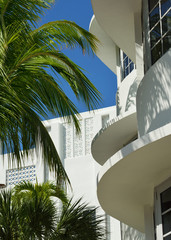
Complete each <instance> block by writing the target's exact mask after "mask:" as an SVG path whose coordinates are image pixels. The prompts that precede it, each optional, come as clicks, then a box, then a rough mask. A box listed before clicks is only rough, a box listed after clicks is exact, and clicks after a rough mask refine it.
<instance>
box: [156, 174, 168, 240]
mask: <svg viewBox="0 0 171 240" xmlns="http://www.w3.org/2000/svg"><path fill="white" fill-rule="evenodd" d="M170 187H171V178H169V179H168V180H166V181H165V182H164V183H162V184H160V185H159V186H158V187H156V188H155V192H154V193H155V197H154V213H155V214H154V220H155V231H156V239H157V240H163V239H164V237H167V236H171V231H170V232H168V233H166V234H165V235H164V234H163V222H162V211H161V197H160V195H161V193H162V192H164V191H165V190H167V189H168V188H170Z"/></svg>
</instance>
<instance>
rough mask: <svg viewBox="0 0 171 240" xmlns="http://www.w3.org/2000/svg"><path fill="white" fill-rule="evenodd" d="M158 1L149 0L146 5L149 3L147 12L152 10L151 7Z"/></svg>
mask: <svg viewBox="0 0 171 240" xmlns="http://www.w3.org/2000/svg"><path fill="white" fill-rule="evenodd" d="M157 3H158V0H149V1H148V5H149V12H150V11H151V10H152V8H153V7H154V6H155V5H156V4H157Z"/></svg>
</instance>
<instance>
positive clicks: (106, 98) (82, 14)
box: [40, 0, 116, 112]
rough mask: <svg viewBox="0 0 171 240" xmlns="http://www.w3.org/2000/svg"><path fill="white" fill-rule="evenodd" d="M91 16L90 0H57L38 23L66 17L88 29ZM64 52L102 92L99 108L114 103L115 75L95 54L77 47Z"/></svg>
mask: <svg viewBox="0 0 171 240" xmlns="http://www.w3.org/2000/svg"><path fill="white" fill-rule="evenodd" d="M92 16H93V10H92V7H91V0H58V1H56V3H55V5H54V6H53V7H52V9H50V10H48V11H47V12H46V15H45V16H44V17H43V18H42V20H41V22H40V24H43V23H46V22H49V21H55V20H61V19H67V20H71V21H74V22H76V23H77V24H78V25H80V26H81V27H83V28H85V29H86V30H88V29H89V23H90V20H91V17H92ZM64 53H65V54H67V56H69V57H70V58H71V59H72V60H73V61H74V62H75V63H76V64H78V65H79V66H81V67H82V68H84V69H85V71H86V72H85V74H86V76H87V77H88V78H89V79H90V80H91V81H92V82H93V84H94V85H95V86H96V88H97V89H98V90H99V92H100V93H101V94H102V99H103V101H102V103H101V104H100V105H99V108H104V107H109V106H113V105H115V93H116V76H115V75H114V74H113V73H112V72H111V71H110V70H109V69H108V68H107V67H106V66H105V65H104V64H103V63H102V62H101V61H100V60H99V59H98V58H97V57H96V56H92V55H90V56H88V55H85V56H83V55H82V52H81V51H80V50H79V49H73V50H70V51H67V52H64ZM64 87H65V91H66V92H67V93H68V94H69V97H70V98H71V100H72V101H73V102H74V104H75V105H76V106H77V108H78V110H79V112H84V111H87V108H86V106H85V105H84V104H83V103H81V102H78V101H77V100H76V99H75V97H74V96H73V94H72V93H71V91H70V90H69V88H67V87H66V85H64Z"/></svg>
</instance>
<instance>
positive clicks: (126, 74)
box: [124, 68, 129, 77]
mask: <svg viewBox="0 0 171 240" xmlns="http://www.w3.org/2000/svg"><path fill="white" fill-rule="evenodd" d="M128 74H129V70H128V68H126V69H125V74H124V75H125V77H126V76H128Z"/></svg>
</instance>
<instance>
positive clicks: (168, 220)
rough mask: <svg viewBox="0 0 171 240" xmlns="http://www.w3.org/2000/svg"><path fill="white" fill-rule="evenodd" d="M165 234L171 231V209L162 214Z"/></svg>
mask: <svg viewBox="0 0 171 240" xmlns="http://www.w3.org/2000/svg"><path fill="white" fill-rule="evenodd" d="M162 223H163V234H166V233H169V232H170V231H171V211H170V212H168V213H166V214H164V215H163V216H162Z"/></svg>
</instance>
